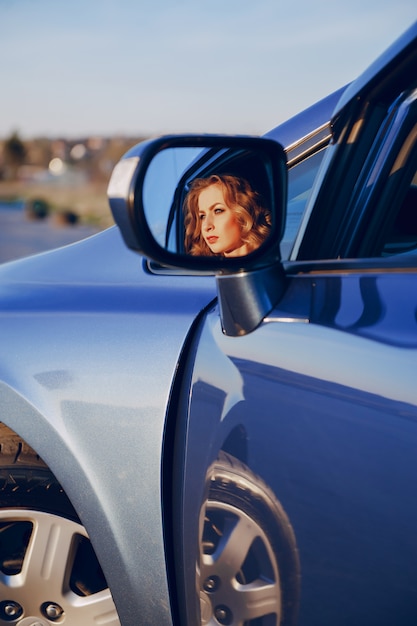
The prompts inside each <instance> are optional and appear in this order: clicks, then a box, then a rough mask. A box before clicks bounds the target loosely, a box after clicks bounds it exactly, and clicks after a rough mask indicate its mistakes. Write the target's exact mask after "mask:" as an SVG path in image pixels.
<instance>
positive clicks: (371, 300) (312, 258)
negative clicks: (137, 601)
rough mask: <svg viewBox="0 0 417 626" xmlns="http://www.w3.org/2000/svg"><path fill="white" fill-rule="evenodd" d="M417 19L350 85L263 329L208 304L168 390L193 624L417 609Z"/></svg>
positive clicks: (365, 620) (415, 616)
mask: <svg viewBox="0 0 417 626" xmlns="http://www.w3.org/2000/svg"><path fill="white" fill-rule="evenodd" d="M415 31H416V28H415V27H414V30H413V31H410V32H409V33H408V34H407V36H406V37H405V39H404V40H402V41H401V42H400V43H399V45H398V47H397V48H395V49H394V48H393V49H392V50H391V51H389V52H388V53H387V55H386V56H384V57H383V58H382V59H381V60H380V61H379V63H378V64H377V65H376V66H374V67H373V68H371V70H369V71H368V72H367V73H365V75H364V76H363V77H361V78H360V79H359V80H358V82H357V83H356V85H353V86H352V87H351V88H350V90H348V91H349V94H347V95H346V94H345V96H344V99H343V102H342V104H341V105H340V107H339V108H338V110H337V111H336V116H335V119H334V131H333V140H332V146H331V148H330V149H328V150H327V154H326V156H325V162H324V163H323V167H322V169H321V172H320V174H319V176H318V179H317V180H316V183H315V187H314V189H313V193H312V197H311V199H310V202H309V205H308V207H307V209H306V211H305V212H304V217H303V221H302V223H301V225H300V228H299V229H298V232H297V235H296V237H295V243H294V246H293V247H292V252H291V253H290V261H289V262H287V263H286V264H285V274H286V290H285V293H284V295H283V297H282V298H281V300H280V302H279V303H278V305H277V306H276V307H275V308H274V309H273V310H272V311H271V312H270V313H269V314H268V316H267V317H266V318H265V319H264V320H263V322H262V323H261V324H260V325H259V327H258V328H257V329H256V330H255V331H253V332H251V333H248V334H246V335H244V336H239V337H231V336H227V335H225V334H224V333H223V331H222V327H221V322H220V319H219V310H218V307H217V305H214V306H213V307H212V309H211V310H210V311H208V312H207V313H206V315H205V317H204V319H203V320H202V322H201V324H200V327H199V329H198V333H197V334H196V337H195V339H194V341H193V344H192V345H191V346H190V348H189V351H188V359H187V362H186V364H185V370H184V378H183V382H182V388H181V392H180V394H179V401H178V405H177V407H178V420H177V430H176V446H175V455H174V458H175V464H174V472H175V475H174V478H175V480H174V484H176V485H177V490H176V495H175V496H174V501H173V506H174V522H175V526H174V536H175V548H174V549H175V554H176V562H177V570H176V572H177V578H176V580H177V586H178V592H179V593H178V598H179V610H180V611H181V612H182V613H183V614H184V615H185V616H186V617H187V619H188V623H196V621H200V622H201V623H210V624H245V625H252V626H255V625H257V626H259V625H270V624H295V623H298V624H309V625H310V626H311V625H312V624H313V625H315V624H317V625H319V624H320V625H321V626H323V625H330V624H332V625H333V624H338V625H340V624H355V625H361V624H363V625H365V624H366V625H369V624H379V625H381V624H393V623H396V624H402V625H405V624H410V625H411V624H413V625H414V624H415V623H416V620H417V570H416V567H415V564H416V562H417V538H416V532H415V529H416V528H417V501H416V497H415V495H416V493H417V457H416V449H417V447H416V446H417V391H416V384H415V376H416V371H417V322H416V319H417V228H416V224H417V219H416V215H417V204H416V191H417V186H416V183H417V177H416V172H417V134H416V130H415V129H416V128H417V92H416V83H417V75H416V73H415V67H416V63H417V61H416V49H417V47H416V32H415Z"/></svg>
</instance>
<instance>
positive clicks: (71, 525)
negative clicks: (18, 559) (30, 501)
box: [0, 509, 120, 626]
mask: <svg viewBox="0 0 417 626" xmlns="http://www.w3.org/2000/svg"><path fill="white" fill-rule="evenodd" d="M0 521H1V522H10V524H19V523H26V522H30V523H31V524H32V526H33V529H32V533H31V536H30V540H29V542H28V544H27V548H26V551H25V552H24V556H23V562H22V566H21V571H20V572H17V573H13V574H10V573H9V574H8V573H7V572H0V594H1V596H2V597H3V598H11V599H13V601H15V602H17V603H18V604H20V605H21V606H22V607H23V608H24V612H25V615H33V616H35V617H45V615H44V614H42V612H41V610H42V609H41V607H44V606H45V604H46V603H51V602H52V603H54V604H57V605H59V606H60V607H62V609H63V610H64V612H65V624H68V625H70V624H74V625H75V624H81V623H82V624H85V625H86V626H87V625H88V624H91V625H93V624H106V626H120V622H119V619H118V615H117V612H116V608H115V606H114V602H113V599H112V596H111V593H110V590H109V589H108V588H104V589H103V588H101V590H100V591H97V592H91V591H88V589H87V590H86V591H85V595H84V594H83V593H82V592H81V591H80V590H79V589H78V588H76V587H74V588H73V589H71V587H72V586H73V585H72V584H71V574H72V568H73V566H74V557H75V554H76V550H77V547H78V545H79V542H80V540H84V541H88V536H87V533H86V531H85V529H84V528H83V526H81V525H80V524H79V523H76V522H74V521H72V520H69V519H67V518H64V517H61V516H57V515H52V514H49V513H44V512H41V511H27V510H23V509H15V510H12V509H9V510H2V511H0ZM82 538H85V539H82ZM6 556H7V555H6ZM87 569H88V565H87ZM73 584H75V583H73ZM0 624H3V621H2V620H1V618H0Z"/></svg>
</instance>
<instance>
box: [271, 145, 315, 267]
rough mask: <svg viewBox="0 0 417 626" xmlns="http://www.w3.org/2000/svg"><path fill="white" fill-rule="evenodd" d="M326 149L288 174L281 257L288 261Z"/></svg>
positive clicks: (299, 164)
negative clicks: (285, 216) (285, 219)
mask: <svg viewBox="0 0 417 626" xmlns="http://www.w3.org/2000/svg"><path fill="white" fill-rule="evenodd" d="M324 153H325V148H322V149H321V150H319V151H318V152H316V153H315V154H313V155H312V156H310V157H308V158H307V159H304V161H301V162H300V163H297V164H296V165H294V166H293V167H292V168H291V169H290V170H289V172H288V204H287V221H286V225H285V232H284V238H283V240H282V242H281V256H282V258H283V259H288V257H289V255H290V252H291V248H292V246H293V244H294V241H295V237H296V235H297V231H298V228H299V226H300V222H301V218H302V216H303V213H304V209H305V206H306V204H307V200H308V198H309V196H310V192H311V188H312V186H313V182H314V179H315V177H316V174H317V171H318V169H319V166H320V163H321V161H322V159H323V156H324Z"/></svg>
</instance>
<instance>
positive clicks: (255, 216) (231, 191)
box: [183, 174, 271, 256]
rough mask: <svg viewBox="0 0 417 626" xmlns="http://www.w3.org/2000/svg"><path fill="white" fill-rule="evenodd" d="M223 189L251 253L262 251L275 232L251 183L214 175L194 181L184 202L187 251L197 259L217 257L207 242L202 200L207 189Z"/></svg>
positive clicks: (233, 177)
mask: <svg viewBox="0 0 417 626" xmlns="http://www.w3.org/2000/svg"><path fill="white" fill-rule="evenodd" d="M211 185H219V186H221V187H222V189H223V193H224V198H225V201H226V204H227V205H228V206H229V207H230V208H232V209H233V210H234V212H235V215H236V220H237V222H238V224H239V225H240V227H241V229H242V237H241V238H242V242H243V243H245V244H246V245H247V247H248V250H249V252H252V251H253V250H256V249H257V248H259V246H260V245H261V243H263V242H264V241H265V239H266V237H267V236H268V234H269V232H270V229H271V214H270V211H269V210H268V209H267V208H265V207H264V205H263V202H262V200H261V196H260V194H259V193H257V192H256V191H254V190H253V189H252V187H251V186H250V184H249V183H248V181H247V180H245V179H244V178H239V177H237V176H232V175H230V174H213V175H211V176H209V177H208V178H196V179H194V180H193V182H192V183H191V186H190V191H189V192H188V194H187V196H186V198H185V201H184V207H183V209H184V226H185V240H184V244H185V251H186V252H187V253H188V254H191V255H193V256H200V255H201V256H203V255H204V256H215V253H214V252H212V251H211V250H210V248H209V246H208V245H207V243H206V242H205V241H204V238H203V235H202V232H201V221H200V218H199V208H198V199H199V196H200V193H201V192H202V191H203V189H207V187H210V186H211Z"/></svg>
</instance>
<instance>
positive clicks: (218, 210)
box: [214, 207, 224, 214]
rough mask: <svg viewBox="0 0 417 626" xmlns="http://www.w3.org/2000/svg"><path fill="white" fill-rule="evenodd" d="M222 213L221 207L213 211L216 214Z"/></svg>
mask: <svg viewBox="0 0 417 626" xmlns="http://www.w3.org/2000/svg"><path fill="white" fill-rule="evenodd" d="M223 211H224V209H222V208H221V207H217V208H216V209H214V212H215V213H216V214H219V213H223Z"/></svg>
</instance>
